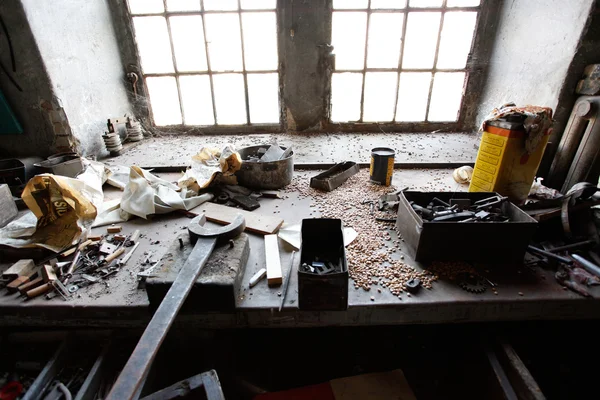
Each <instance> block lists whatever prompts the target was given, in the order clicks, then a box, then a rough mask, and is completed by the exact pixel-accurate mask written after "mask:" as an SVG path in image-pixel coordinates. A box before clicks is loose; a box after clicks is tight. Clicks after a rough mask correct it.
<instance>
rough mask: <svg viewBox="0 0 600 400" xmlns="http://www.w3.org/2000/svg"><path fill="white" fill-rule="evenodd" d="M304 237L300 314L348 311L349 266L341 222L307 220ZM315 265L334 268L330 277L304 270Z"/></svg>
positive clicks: (301, 248) (305, 220)
mask: <svg viewBox="0 0 600 400" xmlns="http://www.w3.org/2000/svg"><path fill="white" fill-rule="evenodd" d="M301 234H302V245H301V247H300V267H299V268H298V307H299V308H300V309H301V310H346V309H347V308H348V262H347V260H346V249H345V248H344V234H343V224H342V220H340V219H326V218H313V219H304V220H302V230H301ZM314 262H322V263H324V264H326V265H327V266H329V264H330V263H331V265H332V266H334V268H333V270H332V271H331V272H328V273H318V272H310V271H306V270H305V268H304V267H303V265H305V264H306V265H310V266H312V264H313V263H314ZM315 271H316V270H315ZM319 272H322V271H319Z"/></svg>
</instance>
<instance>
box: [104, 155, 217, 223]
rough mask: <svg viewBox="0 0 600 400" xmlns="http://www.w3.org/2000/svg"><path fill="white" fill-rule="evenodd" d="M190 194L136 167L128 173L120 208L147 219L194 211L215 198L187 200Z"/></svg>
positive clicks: (201, 197) (209, 195) (202, 197)
mask: <svg viewBox="0 0 600 400" xmlns="http://www.w3.org/2000/svg"><path fill="white" fill-rule="evenodd" d="M187 193H188V192H187V191H186V190H182V189H180V188H179V187H177V185H174V184H172V183H171V182H167V181H165V180H164V179H160V178H159V177H157V176H155V175H152V174H151V173H150V172H148V171H145V170H143V169H142V168H140V167H137V166H133V167H131V168H130V170H129V182H128V183H127V185H126V186H125V189H124V191H123V197H122V198H121V207H120V208H121V210H123V211H125V212H127V213H129V214H133V215H137V216H138V217H142V218H144V219H147V218H148V215H152V214H166V213H168V212H171V211H173V210H191V209H192V208H194V207H197V206H199V205H200V204H202V203H204V202H205V201H209V200H211V199H212V197H213V195H212V194H209V193H206V194H202V195H200V196H193V197H187ZM96 226H97V225H96Z"/></svg>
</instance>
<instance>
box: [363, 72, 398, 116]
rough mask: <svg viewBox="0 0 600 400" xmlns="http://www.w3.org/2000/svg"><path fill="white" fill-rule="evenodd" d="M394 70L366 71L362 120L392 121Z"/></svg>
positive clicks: (394, 91) (395, 74) (394, 90)
mask: <svg viewBox="0 0 600 400" xmlns="http://www.w3.org/2000/svg"><path fill="white" fill-rule="evenodd" d="M397 79H398V73H396V72H367V75H366V76H365V105H364V110H363V114H364V115H363V121H392V120H393V119H394V109H395V108H396V104H395V101H396V98H395V96H396V80H397Z"/></svg>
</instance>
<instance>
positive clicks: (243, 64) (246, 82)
mask: <svg viewBox="0 0 600 400" xmlns="http://www.w3.org/2000/svg"><path fill="white" fill-rule="evenodd" d="M237 5H238V9H241V8H242V5H241V3H240V0H237ZM238 23H239V24H240V41H241V45H242V74H243V77H244V96H245V98H246V124H247V125H250V99H249V98H248V71H246V53H245V51H244V27H243V26H242V13H241V12H238Z"/></svg>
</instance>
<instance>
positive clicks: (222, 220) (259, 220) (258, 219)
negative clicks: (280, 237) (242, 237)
mask: <svg viewBox="0 0 600 400" xmlns="http://www.w3.org/2000/svg"><path fill="white" fill-rule="evenodd" d="M196 210H198V212H203V213H204V214H205V215H206V219H208V220H209V221H212V222H216V223H218V224H223V225H227V224H230V223H232V222H233V220H234V219H235V217H236V216H237V215H238V214H242V216H243V217H244V219H245V220H246V231H248V232H254V233H259V234H261V235H269V234H273V233H275V232H277V231H278V230H279V228H280V227H281V225H282V224H283V219H281V218H277V217H271V216H268V215H262V214H257V213H256V212H249V211H244V210H240V209H237V208H232V207H227V206H222V205H220V204H215V203H204V204H202V205H200V206H199V207H198V208H196V209H195V210H194V211H196Z"/></svg>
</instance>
